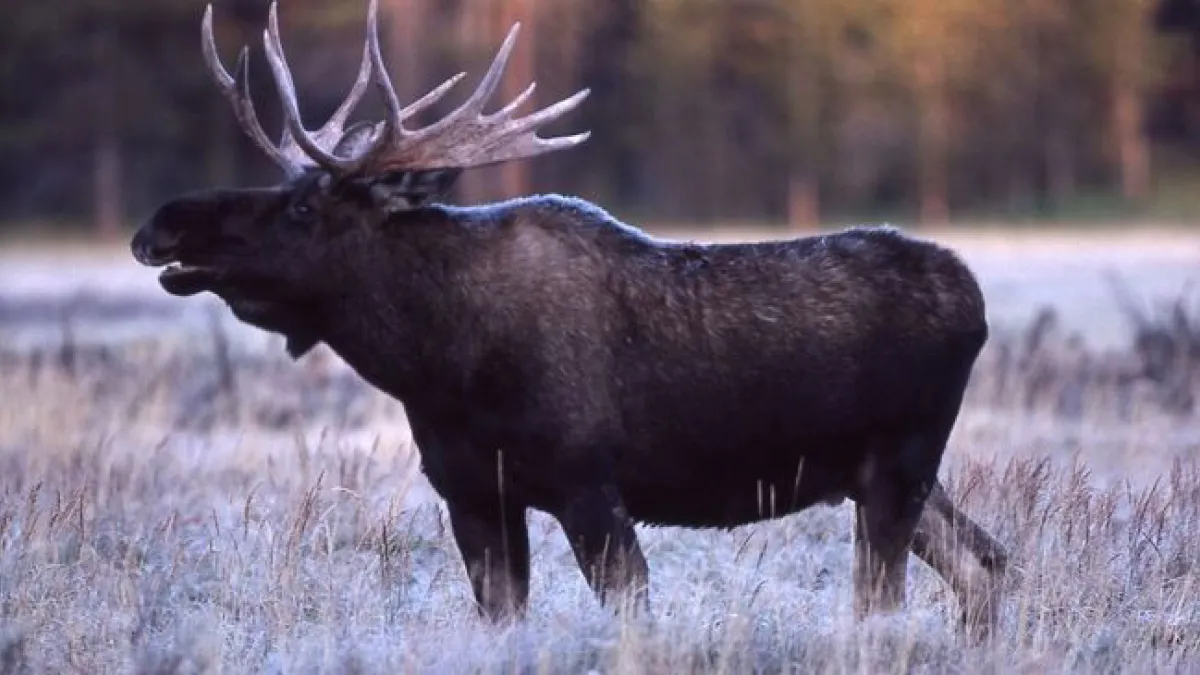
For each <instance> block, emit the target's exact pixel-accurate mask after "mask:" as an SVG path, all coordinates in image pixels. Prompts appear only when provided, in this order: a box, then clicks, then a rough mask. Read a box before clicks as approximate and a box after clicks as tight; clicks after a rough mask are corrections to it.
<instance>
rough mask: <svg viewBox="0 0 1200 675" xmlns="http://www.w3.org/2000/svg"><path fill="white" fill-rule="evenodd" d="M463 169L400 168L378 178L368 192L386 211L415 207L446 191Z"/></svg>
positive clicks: (419, 206)
mask: <svg viewBox="0 0 1200 675" xmlns="http://www.w3.org/2000/svg"><path fill="white" fill-rule="evenodd" d="M461 173H462V169H426V170H422V171H402V172H397V173H393V174H389V175H387V176H384V177H383V178H379V179H377V180H376V181H375V182H374V183H372V185H371V196H372V197H373V198H374V199H375V200H376V201H377V202H378V203H379V205H380V206H382V207H383V208H384V209H386V210H388V211H393V212H395V211H409V210H412V209H418V208H421V207H422V206H424V205H425V204H427V203H429V202H430V201H432V200H434V199H437V198H439V197H441V196H443V195H445V194H446V192H448V191H449V190H450V187H451V186H453V185H454V181H456V180H458V176H459V174H461Z"/></svg>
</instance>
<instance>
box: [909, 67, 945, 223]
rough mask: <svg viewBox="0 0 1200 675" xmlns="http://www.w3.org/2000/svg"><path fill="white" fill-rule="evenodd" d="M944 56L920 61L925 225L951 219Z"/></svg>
mask: <svg viewBox="0 0 1200 675" xmlns="http://www.w3.org/2000/svg"><path fill="white" fill-rule="evenodd" d="M941 58H942V57H941V56H940V55H937V54H933V55H929V56H928V57H927V59H928V61H927V62H926V63H923V64H920V65H919V66H918V70H917V96H918V100H917V105H918V111H917V112H918V116H919V119H918V120H917V124H918V130H919V131H918V136H917V138H918V140H917V142H918V144H919V147H918V148H917V164H918V168H917V171H918V178H917V180H918V184H919V185H918V191H919V196H918V200H919V209H920V212H919V216H918V217H919V219H920V222H921V224H923V225H942V224H945V223H947V222H949V220H950V206H949V191H950V190H949V170H948V167H947V162H948V161H949V157H948V155H949V145H950V142H949V141H950V139H949V133H950V130H949V129H948V128H947V126H948V125H949V123H950V111H949V109H948V102H947V101H946V92H945V76H944V73H943V68H942V64H941V63H940V59H941Z"/></svg>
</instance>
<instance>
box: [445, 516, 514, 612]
mask: <svg viewBox="0 0 1200 675" xmlns="http://www.w3.org/2000/svg"><path fill="white" fill-rule="evenodd" d="M447 506H448V508H449V511H450V526H451V528H452V529H453V531H454V540H455V542H457V544H458V550H459V552H460V553H461V554H462V559H463V564H464V565H465V566H466V568H467V577H468V578H470V580H471V589H472V590H473V591H474V593H475V602H476V605H477V607H478V609H479V612H480V614H481V615H483V616H485V617H487V618H488V619H490V620H492V621H500V620H502V619H505V618H516V617H519V616H521V615H523V614H524V612H525V606H526V602H527V600H528V598H529V531H528V529H527V527H526V525H525V508H524V507H522V506H517V505H513V504H507V505H506V507H505V508H504V509H503V513H501V511H502V509H501V508H499V507H493V508H490V509H485V508H480V507H478V506H476V505H470V506H468V505H464V504H461V503H454V502H448V503H447Z"/></svg>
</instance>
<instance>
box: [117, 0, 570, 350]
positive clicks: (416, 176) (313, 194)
mask: <svg viewBox="0 0 1200 675" xmlns="http://www.w3.org/2000/svg"><path fill="white" fill-rule="evenodd" d="M378 13H379V8H378V0H371V2H370V6H369V10H368V16H367V35H366V43H365V47H364V49H363V56H362V62H361V65H360V68H359V71H358V76H357V78H356V80H355V82H354V84H353V86H352V87H351V89H350V92H349V93H348V94H347V96H346V98H345V100H344V101H343V102H342V103H341V105H340V106H338V108H337V109H336V110H335V111H334V113H333V114H332V115H331V116H330V118H329V120H328V121H327V122H326V123H325V125H324V126H322V127H321V128H320V129H318V130H316V131H309V130H307V129H305V128H304V125H303V123H302V121H301V113H300V106H299V103H298V101H297V96H296V89H295V85H294V83H293V81H292V76H291V73H290V71H289V68H288V65H287V62H286V60H285V58H284V53H283V45H282V41H281V39H280V32H279V19H278V12H277V7H276V4H275V3H272V4H271V6H270V14H269V19H268V27H267V29H266V30H265V31H264V32H263V46H264V48H265V52H266V56H267V59H268V61H269V63H270V67H271V72H272V74H273V76H274V80H275V84H276V87H277V89H278V92H279V97H280V99H281V101H282V104H283V117H284V125H283V131H282V136H281V140H280V142H279V143H278V144H277V145H276V144H273V143H272V142H271V141H270V139H269V138H268V136H267V134H266V132H265V131H264V130H263V127H262V125H261V124H260V123H259V120H258V116H257V115H256V114H255V110H254V104H253V102H252V101H251V98H250V91H249V85H248V77H249V66H248V59H247V50H246V49H245V48H244V47H243V49H242V50H241V53H240V55H239V58H238V61H237V65H236V67H235V69H234V75H230V74H229V72H228V71H226V69H225V68H224V66H223V65H222V64H221V62H220V59H219V57H218V56H217V49H216V44H215V41H214V39H213V28H212V6H211V5H210V6H209V7H208V8H207V9H206V10H205V13H204V19H203V22H202V38H203V39H202V46H203V53H204V58H205V61H206V63H207V65H208V69H209V71H210V74H211V76H212V78H213V80H214V81H215V82H216V84H217V86H218V87H219V88H220V90H221V92H222V94H223V95H224V96H225V97H226V98H227V99H228V101H229V103H230V104H231V106H232V107H233V111H234V114H235V115H236V117H237V120H238V122H239V125H240V126H241V128H242V130H243V131H244V132H245V133H246V134H247V135H248V136H249V138H250V139H251V140H252V141H253V142H254V144H255V145H256V146H257V147H258V148H259V149H260V150H262V151H263V152H264V153H266V154H267V156H268V157H270V158H271V159H272V160H273V161H274V162H275V163H276V164H278V165H279V166H280V167H281V168H282V169H283V171H284V174H285V176H284V180H283V181H282V182H280V183H279V184H277V185H274V186H270V187H254V188H222V189H209V190H200V191H195V192H192V193H188V194H184V195H182V196H179V197H176V198H174V199H171V200H169V201H168V202H166V203H165V204H163V205H161V206H160V207H159V208H158V209H157V211H156V212H155V213H154V214H153V215H152V216H151V217H150V218H149V220H148V221H147V222H145V223H144V224H143V225H142V226H141V228H140V229H139V230H138V231H137V233H136V235H135V236H134V237H133V241H132V250H133V255H134V257H135V258H136V260H137V261H138V262H140V263H141V264H143V265H147V266H152V267H165V269H164V270H163V272H162V274H161V276H160V277H159V282H160V284H161V285H162V287H163V289H164V290H166V291H167V292H168V293H171V294H173V295H177V296H190V295H195V294H198V293H202V292H205V291H209V292H212V293H214V294H216V295H217V296H219V297H220V298H222V299H223V300H224V301H225V302H226V303H227V304H228V305H229V307H230V309H231V310H232V311H233V312H234V314H235V315H236V316H237V317H238V318H239V319H241V320H243V321H245V322H247V323H249V324H252V325H255V326H257V327H259V328H262V329H265V330H269V331H274V332H278V333H282V334H284V335H285V336H287V338H288V349H289V351H290V352H292V354H293V356H299V355H300V354H303V353H304V352H306V351H308V349H310V348H311V347H312V346H314V345H315V344H316V343H317V342H319V341H320V339H321V337H320V335H319V334H318V333H319V332H320V331H319V330H318V327H317V326H316V325H315V323H316V322H317V321H318V318H317V317H318V315H319V313H320V308H321V307H322V305H323V303H325V302H327V301H335V300H336V296H337V295H338V294H339V292H341V291H340V290H339V288H338V286H337V283H338V281H339V280H341V279H343V278H344V277H345V276H346V275H347V274H348V273H350V271H351V270H353V269H354V268H355V267H361V265H362V263H363V258H362V256H369V255H370V254H371V251H372V250H374V249H375V248H376V247H377V244H378V240H377V237H378V236H379V235H380V232H381V231H382V230H383V229H384V228H385V226H387V225H390V226H393V229H394V228H398V227H403V225H404V224H405V223H410V224H411V223H417V222H420V221H423V220H425V221H427V220H429V219H430V218H434V219H436V218H437V214H435V213H433V212H431V211H429V210H428V209H427V208H426V207H428V206H429V205H430V204H431V202H432V201H433V200H436V199H437V198H438V197H440V196H442V195H444V194H445V193H446V191H447V190H448V189H449V188H450V187H451V186H452V184H453V182H454V180H455V179H456V178H457V177H458V175H459V174H460V173H461V172H462V171H463V170H465V169H468V168H472V167H480V166H485V165H489V164H494V163H498V162H504V161H509V160H515V159H522V158H528V157H533V156H535V155H539V154H542V153H546V152H550V151H554V150H561V149H565V148H570V147H573V146H575V145H578V144H579V143H582V142H583V141H584V140H586V139H587V137H588V136H589V133H590V132H584V133H580V134H576V135H571V136H563V137H555V138H540V137H539V136H538V135H537V131H538V129H539V127H541V126H543V125H545V124H547V123H550V122H552V121H554V120H556V119H558V118H559V117H561V116H563V115H564V114H566V113H567V112H569V111H571V110H573V109H574V108H575V107H576V106H578V105H579V103H580V102H582V101H583V100H584V98H586V97H587V95H588V90H586V89H584V90H581V91H579V92H577V93H575V94H574V95H572V96H571V97H569V98H567V99H564V100H561V101H558V102H556V103H554V104H552V105H550V106H547V107H545V108H542V109H540V110H537V111H535V112H532V113H530V114H528V115H525V116H516V113H517V110H518V109H519V108H520V107H521V106H522V105H523V104H525V103H526V102H527V101H528V100H529V99H530V97H531V96H532V94H533V92H534V88H535V86H536V83H531V84H530V85H529V86H528V87H527V88H526V89H525V90H524V91H523V92H521V93H520V94H519V95H518V96H517V97H516V98H514V99H513V100H512V101H511V102H509V103H508V104H507V105H505V106H504V107H503V108H501V109H499V110H497V111H495V112H492V113H485V112H484V106H485V105H486V104H487V103H488V101H489V100H490V99H491V97H492V95H493V93H494V92H495V90H496V88H497V86H498V85H499V83H500V80H501V78H502V76H503V74H504V70H505V66H506V64H507V63H508V60H509V56H510V54H511V53H512V49H513V46H514V44H515V42H516V37H517V34H518V31H519V28H520V25H519V24H514V25H513V27H512V29H511V30H510V31H509V33H508V36H507V37H506V38H505V40H504V42H503V43H502V44H501V46H500V49H499V51H498V52H497V54H496V56H495V57H494V59H493V60H492V63H491V66H490V67H489V68H488V70H487V72H486V73H485V74H484V76H483V78H482V79H481V80H480V82H479V84H478V86H477V87H476V89H475V90H474V92H473V93H472V94H471V95H470V96H469V97H468V98H467V100H466V101H465V102H463V103H462V104H461V105H460V106H458V107H457V108H456V109H454V110H453V111H452V112H450V113H449V114H447V115H446V116H445V117H443V118H442V119H440V120H438V121H436V122H434V123H432V124H429V125H427V126H425V127H422V128H416V129H412V128H409V127H408V126H406V124H407V123H410V122H411V120H412V119H413V118H414V117H415V116H416V115H417V114H419V113H421V112H422V111H424V110H427V109H428V108H430V107H431V106H433V105H434V104H435V103H437V102H438V101H440V100H441V99H442V98H444V97H445V95H446V94H447V93H448V92H449V91H450V90H451V88H453V87H454V85H455V84H457V83H458V82H459V81H460V80H461V79H462V78H463V77H464V76H465V73H458V74H457V75H454V76H453V77H451V78H449V79H447V80H445V81H444V82H443V83H442V84H440V85H438V86H437V87H435V88H433V89H432V90H430V91H429V92H428V93H427V94H425V95H424V96H422V97H420V98H419V99H417V100H416V101H414V102H412V103H410V104H408V105H407V106H404V107H401V104H400V101H399V99H398V98H397V95H396V92H395V90H394V88H393V86H392V83H391V81H390V78H389V76H388V73H387V70H386V69H385V67H384V64H383V60H382V57H381V54H380V45H379V30H378V24H379V21H378ZM372 83H373V84H374V85H375V86H376V88H377V89H378V91H379V93H380V94H381V96H382V98H383V103H384V105H385V108H386V112H387V115H386V118H385V119H384V120H382V121H360V122H357V123H354V124H350V125H347V122H348V120H349V117H350V114H351V112H352V111H353V109H354V108H355V107H356V106H357V105H358V103H359V101H360V100H361V99H362V97H363V95H364V93H365V92H366V90H367V87H368V85H370V84H372ZM419 229H420V228H416V227H414V231H417V230H419ZM356 256H357V257H356Z"/></svg>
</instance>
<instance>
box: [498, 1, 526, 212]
mask: <svg viewBox="0 0 1200 675" xmlns="http://www.w3.org/2000/svg"><path fill="white" fill-rule="evenodd" d="M533 4H534V3H533V0H501V9H502V11H500V12H498V14H497V21H498V23H497V25H496V29H497V30H496V31H495V33H494V39H495V44H496V45H497V46H499V44H500V42H499V41H500V40H501V39H502V36H504V35H506V34H507V33H508V31H509V29H510V28H512V25H513V23H515V22H517V21H520V22H521V32H520V35H519V36H518V41H517V44H516V45H515V46H514V47H513V53H512V58H511V59H510V60H509V62H508V68H507V70H506V72H505V75H504V80H503V81H502V82H501V83H500V92H499V93H500V97H501V98H502V99H503V101H504V103H501V104H499V105H504V104H507V102H508V101H511V100H513V99H514V98H516V97H517V95H518V94H520V93H521V92H522V91H523V90H524V89H525V88H526V87H528V86H529V83H530V82H533V81H534V71H533V56H534V53H535V51H536V50H537V31H536V28H537V21H536V20H535V18H534V16H533ZM497 103H498V102H493V106H495V105H497ZM536 106H537V94H536V93H535V94H534V95H533V96H532V97H530V99H529V101H528V102H526V103H525V105H524V110H523V111H522V113H523V112H524V111H529V110H534V109H535V108H536ZM493 109H494V108H493ZM497 168H498V169H499V174H500V175H499V181H498V182H499V185H497V186H496V187H497V188H498V190H496V192H498V193H499V194H498V196H500V197H502V198H510V197H518V196H520V195H523V194H525V193H526V192H528V191H529V183H530V181H529V175H530V166H529V162H528V161H522V160H518V161H515V162H505V163H503V164H501V165H499V166H498V167H497Z"/></svg>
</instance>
